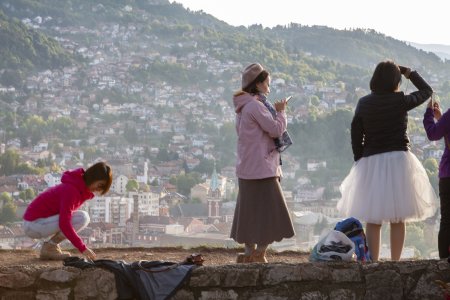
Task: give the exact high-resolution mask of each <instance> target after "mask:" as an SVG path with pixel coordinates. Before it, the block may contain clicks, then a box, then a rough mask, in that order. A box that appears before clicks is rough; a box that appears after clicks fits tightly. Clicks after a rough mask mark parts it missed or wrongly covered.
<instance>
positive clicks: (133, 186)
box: [125, 179, 139, 192]
mask: <svg viewBox="0 0 450 300" xmlns="http://www.w3.org/2000/svg"><path fill="white" fill-rule="evenodd" d="M125 188H126V189H127V192H131V191H137V190H138V189H139V184H138V182H137V181H136V180H135V179H130V180H128V182H127V185H126V186H125Z"/></svg>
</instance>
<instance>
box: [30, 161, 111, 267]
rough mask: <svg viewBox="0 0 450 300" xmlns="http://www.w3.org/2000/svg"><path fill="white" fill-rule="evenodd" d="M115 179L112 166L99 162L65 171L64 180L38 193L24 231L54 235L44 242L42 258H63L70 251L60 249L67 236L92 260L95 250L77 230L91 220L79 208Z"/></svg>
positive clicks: (39, 237) (31, 234) (105, 190)
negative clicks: (89, 246) (87, 245)
mask: <svg viewBox="0 0 450 300" xmlns="http://www.w3.org/2000/svg"><path fill="white" fill-rule="evenodd" d="M111 182H112V171H111V167H110V166H108V165H107V164H105V163H104V162H98V163H96V164H94V165H93V166H91V167H90V168H88V169H87V170H86V171H85V170H83V169H76V170H71V171H66V172H64V174H63V175H62V177H61V183H60V184H58V185H56V186H54V187H52V188H49V189H47V190H46V191H44V192H43V193H41V194H39V195H38V196H37V197H36V199H34V200H33V202H31V203H30V205H29V206H28V207H27V209H26V211H25V214H24V216H23V219H24V231H25V234H26V235H27V236H29V237H31V238H35V239H41V238H46V237H50V236H51V238H50V239H49V240H48V241H46V242H44V244H43V246H42V248H41V253H40V258H41V259H53V260H60V259H64V258H66V257H68V256H70V254H69V253H68V252H63V251H61V248H60V247H59V244H60V243H61V242H62V241H63V240H65V239H66V238H67V239H68V240H69V241H70V242H71V243H72V244H73V245H74V246H75V247H76V248H77V249H78V250H79V251H80V253H82V254H83V255H84V256H86V257H87V258H89V259H91V260H92V259H95V253H94V251H92V250H91V249H89V248H87V247H86V245H85V244H84V243H83V241H82V240H81V238H80V237H79V236H78V234H77V232H78V231H80V230H82V229H83V228H85V227H86V226H87V224H88V223H89V215H88V213H87V212H85V211H83V210H78V208H79V207H80V206H81V205H82V204H83V203H84V202H85V201H86V200H89V199H92V198H93V197H94V193H99V194H101V195H103V194H105V193H106V192H108V190H109V188H110V186H111Z"/></svg>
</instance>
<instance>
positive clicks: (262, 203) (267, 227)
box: [230, 177, 295, 245]
mask: <svg viewBox="0 0 450 300" xmlns="http://www.w3.org/2000/svg"><path fill="white" fill-rule="evenodd" d="M294 234H295V232H294V227H293V226H292V221H291V217H290V216H289V211H288V208H287V206H286V201H285V200H284V196H283V192H282V190H281V186H280V182H279V180H278V178H277V177H272V178H264V179H254V180H247V179H239V193H238V196H237V203H236V209H235V211H234V219H233V226H232V227H231V234H230V237H231V238H232V239H234V240H235V241H236V242H238V243H240V244H245V243H248V244H260V245H268V244H271V243H273V242H274V241H277V242H279V241H281V240H282V239H283V238H290V237H293V236H294Z"/></svg>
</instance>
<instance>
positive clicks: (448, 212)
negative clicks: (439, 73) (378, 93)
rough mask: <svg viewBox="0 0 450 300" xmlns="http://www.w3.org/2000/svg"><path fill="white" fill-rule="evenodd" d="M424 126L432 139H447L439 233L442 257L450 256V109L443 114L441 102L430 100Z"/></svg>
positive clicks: (443, 166)
mask: <svg viewBox="0 0 450 300" xmlns="http://www.w3.org/2000/svg"><path fill="white" fill-rule="evenodd" d="M434 119H436V121H437V122H435V121H434ZM423 126H424V127H425V131H426V132H427V136H428V139H429V140H430V141H437V140H440V139H442V138H444V141H445V149H444V154H442V158H441V162H440V164H439V198H440V202H441V222H440V226H439V234H438V250H439V257H440V258H448V257H449V256H450V148H449V147H450V144H449V134H450V110H447V111H446V112H445V113H444V114H442V111H441V107H440V105H439V103H437V102H433V101H430V102H428V107H427V110H426V111H425V114H424V116H423Z"/></svg>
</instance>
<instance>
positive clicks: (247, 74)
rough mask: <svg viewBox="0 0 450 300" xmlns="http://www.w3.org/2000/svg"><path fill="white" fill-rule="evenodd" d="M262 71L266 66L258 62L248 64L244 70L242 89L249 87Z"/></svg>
mask: <svg viewBox="0 0 450 300" xmlns="http://www.w3.org/2000/svg"><path fill="white" fill-rule="evenodd" d="M262 71H264V68H263V67H262V66H261V65H260V64H258V63H254V64H251V65H249V66H247V67H246V68H245V69H244V71H243V72H242V89H245V88H246V87H248V86H249V85H250V83H252V82H253V81H254V80H255V79H256V77H258V75H259V74H261V72H262Z"/></svg>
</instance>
